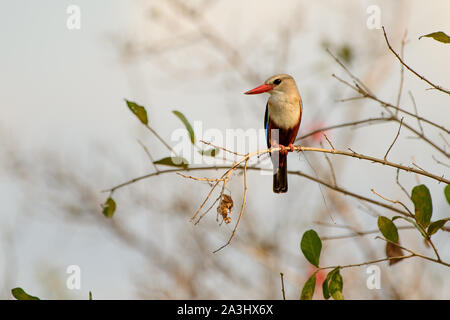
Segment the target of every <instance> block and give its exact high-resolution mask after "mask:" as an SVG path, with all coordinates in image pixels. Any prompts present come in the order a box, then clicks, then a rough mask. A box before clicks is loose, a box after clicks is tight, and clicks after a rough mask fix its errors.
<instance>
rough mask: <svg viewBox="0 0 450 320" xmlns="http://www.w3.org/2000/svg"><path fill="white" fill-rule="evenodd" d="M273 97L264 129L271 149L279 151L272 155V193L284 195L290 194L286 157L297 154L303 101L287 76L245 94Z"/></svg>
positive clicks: (279, 77) (270, 79)
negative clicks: (278, 149) (264, 94)
mask: <svg viewBox="0 0 450 320" xmlns="http://www.w3.org/2000/svg"><path fill="white" fill-rule="evenodd" d="M264 92H267V93H268V94H270V97H269V100H268V101H267V104H266V113H265V116H264V129H265V130H266V141H267V147H268V148H280V151H279V152H272V163H273V170H274V171H273V172H274V174H273V192H275V193H285V192H287V190H288V179H287V154H288V151H294V145H293V143H294V141H295V138H296V137H297V133H298V129H299V127H300V122H301V120H302V98H301V97H300V93H299V92H298V89H297V84H296V83H295V80H294V78H292V77H291V76H290V75H288V74H277V75H275V76H272V77H270V78H269V79H267V80H266V81H265V82H264V84H262V85H260V86H258V87H256V88H254V89H252V90H249V91H247V92H245V94H259V93H264Z"/></svg>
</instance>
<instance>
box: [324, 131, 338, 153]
mask: <svg viewBox="0 0 450 320" xmlns="http://www.w3.org/2000/svg"><path fill="white" fill-rule="evenodd" d="M322 134H323V136H324V137H325V139H327V142H328V144H329V145H330V147H331V149H333V150H336V149H335V148H334V146H333V144H332V143H331V141H330V139H328V137H327V135H326V134H325V133H324V132H322Z"/></svg>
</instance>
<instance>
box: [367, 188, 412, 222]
mask: <svg viewBox="0 0 450 320" xmlns="http://www.w3.org/2000/svg"><path fill="white" fill-rule="evenodd" d="M370 191H372V193H374V194H376V195H377V196H379V197H380V198H381V199H383V200H386V201H389V202H391V203H394V204H399V205H401V206H402V207H403V208H404V209H405V210H406V211H408V213H409V216H410V217H413V218H414V214H413V213H412V212H411V211H410V210H409V209H408V207H407V206H406V205H405V204H404V203H403V202H401V201H399V200H391V199H388V198H386V197H383V196H382V195H381V194H379V193H378V192H376V191H375V190H374V189H370Z"/></svg>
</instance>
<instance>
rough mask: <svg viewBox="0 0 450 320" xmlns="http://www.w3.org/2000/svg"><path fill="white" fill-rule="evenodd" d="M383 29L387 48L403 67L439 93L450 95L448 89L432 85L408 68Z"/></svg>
mask: <svg viewBox="0 0 450 320" xmlns="http://www.w3.org/2000/svg"><path fill="white" fill-rule="evenodd" d="M382 29H383V34H384V39H385V40H386V44H387V46H388V47H389V50H391V52H392V53H393V54H394V55H395V57H396V58H397V60H398V61H400V63H401V64H402V65H404V66H405V67H406V68H407V69H408V70H409V71H411V72H412V73H413V74H415V75H416V76H417V77H419V78H420V79H421V80H423V81H425V82H426V83H428V84H429V85H430V86H432V87H433V88H435V89H437V90H439V91H442V92H444V93H446V94H448V95H450V91H448V90H446V89H444V88H442V87H440V86H438V85H435V84H434V83H432V82H431V81H429V80H428V79H427V78H425V77H424V76H422V75H420V74H419V73H417V72H416V71H414V70H413V69H412V68H411V67H410V66H408V65H407V64H406V63H405V62H404V61H403V59H402V58H401V57H400V56H399V55H398V53H397V52H395V51H394V49H392V47H391V44H390V43H389V40H388V38H387V35H386V30H385V29H384V26H383V27H382Z"/></svg>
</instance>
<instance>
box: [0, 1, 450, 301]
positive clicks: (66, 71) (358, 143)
mask: <svg viewBox="0 0 450 320" xmlns="http://www.w3.org/2000/svg"><path fill="white" fill-rule="evenodd" d="M69 5H77V6H79V8H80V9H81V29H80V30H69V29H68V28H67V27H66V21H67V18H68V16H69V15H68V14H67V12H66V10H67V7H68V6H69ZM370 5H377V6H379V8H380V10H381V11H380V12H381V23H382V25H384V26H385V27H386V30H387V32H388V35H389V37H390V40H391V43H392V44H393V46H394V48H395V49H396V50H397V51H399V50H400V44H401V41H402V38H403V36H404V34H405V31H407V36H406V44H405V47H404V56H405V60H406V61H407V63H408V64H409V65H410V66H412V67H413V68H414V69H416V70H418V71H419V72H421V73H423V74H424V75H425V76H426V77H427V78H429V79H430V80H432V81H433V82H435V83H438V84H440V85H442V86H444V87H449V86H450V78H449V73H448V71H449V66H448V57H449V50H450V48H449V47H448V45H445V44H442V43H439V42H437V41H434V40H433V39H428V38H423V39H421V40H418V37H419V36H421V35H424V34H427V33H430V32H434V31H444V32H447V34H449V33H450V19H449V12H450V2H449V1H446V0H440V1H433V2H424V1H420V0H415V1H387V0H386V1H356V0H355V1H345V2H344V1H331V0H330V1H288V0H286V1H282V2H281V1H276V2H275V1H261V0H254V1H253V0H252V1H250V0H247V1H219V0H203V1H200V0H196V1H184V2H182V1H175V0H171V1H156V0H151V1H137V0H136V1H125V0H121V1H119V0H108V1H106V0H96V1H88V0H84V1H83V0H73V1H66V0H58V1H56V0H45V1H44V0H43V1H25V0H16V1H3V2H2V3H1V4H0V17H1V18H0V34H1V39H2V41H1V44H0V48H1V50H0V64H1V76H0V87H1V90H0V100H1V104H0V144H1V150H2V152H0V168H1V169H0V170H1V180H0V190H1V192H0V194H1V196H0V199H1V206H0V212H1V214H0V237H1V241H0V255H1V258H0V298H2V299H11V298H12V296H11V292H10V290H11V288H14V287H18V286H20V287H22V288H24V289H25V290H26V291H27V292H29V293H31V294H33V295H36V296H39V297H40V298H42V299H66V298H69V299H87V298H88V292H89V291H92V293H93V297H94V299H280V298H281V284H280V272H283V273H284V275H285V278H284V280H285V287H286V297H287V298H288V299H297V298H298V297H299V295H300V290H301V288H302V286H303V283H304V282H305V281H306V279H307V277H308V276H309V275H310V274H311V272H313V269H312V268H311V267H310V265H309V264H308V262H307V261H306V260H305V259H304V257H303V255H302V253H301V251H300V248H299V242H300V239H301V235H302V234H303V232H304V231H306V230H308V229H311V228H313V229H315V230H316V231H317V232H318V233H319V235H320V236H324V237H325V236H333V235H340V234H348V233H349V230H350V231H351V230H360V231H366V230H374V229H376V217H377V215H379V214H383V215H387V216H391V212H389V211H386V210H380V209H379V208H376V207H367V206H365V205H364V204H362V203H361V202H359V201H357V200H355V199H352V198H349V197H345V196H343V195H341V194H338V193H335V192H332V191H329V190H327V189H326V188H324V187H319V186H318V185H317V184H316V183H314V182H311V181H309V180H306V179H303V178H301V177H295V176H291V177H290V179H289V183H290V186H289V189H290V190H289V192H288V193H287V194H285V195H275V194H273V193H272V186H271V184H272V178H271V177H270V176H264V175H261V174H259V173H257V172H250V173H249V181H248V187H249V192H248V203H247V208H246V211H245V215H244V217H243V219H242V221H241V223H240V225H239V228H238V232H237V234H236V236H235V238H234V239H233V242H232V243H231V245H230V246H228V247H227V248H225V249H224V250H222V251H220V252H218V253H215V254H214V253H213V251H214V250H215V249H217V248H218V247H219V246H221V245H222V244H223V243H224V242H226V240H227V239H228V237H229V235H230V232H231V230H232V225H226V224H222V225H219V223H217V222H216V219H215V210H214V209H213V211H212V212H211V213H210V214H209V215H208V216H206V217H205V218H204V219H203V220H202V222H201V223H200V224H199V225H197V226H194V225H193V224H192V223H190V222H189V218H190V217H191V216H192V214H193V213H194V212H195V211H196V210H197V208H198V206H199V205H200V204H201V202H202V201H203V199H204V198H205V196H206V195H207V193H208V191H209V186H208V184H206V183H201V182H198V181H192V180H186V179H184V178H182V177H180V176H178V175H175V174H170V175H161V176H158V177H154V178H151V179H148V180H144V181H141V182H139V183H136V184H133V185H130V186H128V187H126V188H123V189H120V190H118V191H117V192H116V193H115V194H114V199H115V200H116V202H117V211H116V213H115V215H114V218H113V219H107V218H106V217H104V216H103V215H102V209H101V206H100V205H101V204H102V203H103V202H104V201H105V200H106V197H107V193H102V190H104V189H108V188H110V187H113V186H114V185H117V184H119V183H121V182H123V181H126V180H128V179H131V178H134V177H137V176H140V175H143V174H145V173H148V172H151V171H152V170H154V169H153V166H152V164H151V163H150V162H149V159H148V157H147V155H146V154H145V152H144V150H143V149H142V147H141V146H140V145H139V143H138V140H139V141H142V142H143V143H144V144H145V145H146V146H147V147H148V148H149V150H151V152H152V154H153V156H154V157H155V158H162V157H164V156H167V155H168V152H167V150H166V149H165V148H164V146H163V145H161V144H160V143H159V142H158V140H157V139H156V138H155V137H154V136H152V135H151V134H150V133H149V132H148V130H146V129H145V128H144V127H143V126H141V125H140V123H139V122H138V121H137V120H136V118H135V117H134V116H133V115H132V114H131V113H130V112H129V110H128V108H127V107H126V105H125V103H124V100H123V99H124V98H127V99H130V100H133V101H136V102H138V103H140V104H142V105H144V106H146V108H147V111H148V114H149V123H150V125H151V126H152V127H153V128H154V129H155V130H157V131H158V133H159V134H160V135H161V136H163V137H164V138H165V139H167V140H169V139H170V135H171V133H172V132H173V130H175V129H179V128H183V125H182V123H181V122H180V121H179V120H178V119H177V118H176V117H175V116H174V115H173V114H172V113H171V111H172V110H180V111H181V112H183V113H184V114H185V115H186V117H187V118H188V119H189V120H190V121H191V122H194V121H201V122H202V124H203V127H204V128H216V129H219V130H222V131H224V130H226V129H229V128H236V129H237V128H242V129H244V130H246V129H249V128H255V129H259V128H261V127H262V126H263V117H264V108H265V99H266V97H263V96H256V97H248V96H244V95H243V94H242V92H244V91H246V90H248V89H251V88H253V87H255V86H257V85H259V84H260V83H262V81H264V80H265V79H266V78H268V77H269V76H271V75H272V74H275V73H282V72H283V73H289V74H291V75H293V76H294V78H295V79H296V81H297V84H298V86H299V89H300V92H301V94H302V97H303V103H304V114H303V120H302V126H301V129H300V134H302V133H306V132H309V131H311V130H313V129H315V128H319V127H321V126H326V125H333V124H339V123H343V122H347V121H353V120H360V119H365V118H369V117H379V116H380V115H381V113H382V111H383V109H382V108H381V107H380V105H379V104H377V103H374V102H370V101H367V100H354V101H349V102H340V101H339V100H340V99H345V98H349V97H352V96H353V95H354V93H352V92H351V90H350V89H349V88H347V87H345V86H344V85H342V84H341V83H339V82H338V81H336V79H334V78H333V77H332V76H331V74H333V73H335V74H337V75H339V76H342V77H345V76H346V74H345V73H344V72H343V70H342V69H341V68H340V67H339V65H338V64H337V63H336V62H335V61H334V60H333V59H332V58H331V57H330V55H329V54H327V52H326V50H325V48H329V49H330V50H331V51H332V52H334V53H335V54H336V55H337V56H339V57H340V59H341V60H342V61H344V62H345V63H346V65H347V66H348V67H349V68H350V69H351V70H352V72H354V73H355V74H356V75H358V76H359V77H360V78H361V79H362V80H363V81H364V82H365V83H366V84H367V85H368V86H369V87H370V88H371V89H372V91H373V92H375V93H376V94H377V95H378V96H379V97H380V98H382V99H384V100H386V101H389V102H394V103H395V102H396V100H397V95H398V89H399V83H400V69H401V68H400V65H399V63H398V61H397V60H395V58H394V56H393V55H392V53H390V52H389V51H388V49H387V47H386V43H385V41H384V38H383V34H382V31H381V30H378V29H369V28H367V26H366V22H367V19H368V17H369V14H368V13H367V12H366V10H367V8H368V7H369V6H370ZM346 79H348V77H347V78H346ZM427 89H428V86H427V85H426V84H425V83H424V82H421V81H420V80H419V79H418V78H416V77H414V76H412V75H411V74H410V73H409V72H407V71H405V74H404V89H403V94H402V96H401V100H400V105H401V106H403V107H404V108H405V109H407V110H410V111H411V112H413V105H412V101H411V99H410V97H409V94H408V91H411V93H412V94H413V95H414V98H415V101H416V104H417V107H418V111H419V114H420V115H421V116H423V117H425V118H428V119H430V120H432V121H436V122H438V123H440V124H441V125H443V126H445V127H446V128H448V127H449V126H450V117H449V116H448V114H449V113H448V109H449V106H450V103H449V101H450V100H449V97H448V96H446V95H445V94H443V93H440V92H437V91H436V90H427ZM405 121H406V120H405ZM407 121H408V123H409V124H410V125H412V126H415V127H417V123H416V121H414V119H408V120H407ZM424 129H425V133H426V135H427V136H428V137H429V138H430V139H432V140H433V141H436V142H437V143H438V144H439V145H440V146H441V147H442V148H446V150H448V146H446V145H445V139H446V140H447V141H449V137H448V135H445V133H444V134H442V133H441V135H439V131H438V130H436V129H434V128H432V127H429V126H426V125H425V124H424ZM397 130H398V124H394V123H383V124H381V123H378V124H374V125H371V126H364V127H361V128H346V129H338V130H334V131H330V132H329V133H328V136H329V138H330V139H331V140H332V141H333V144H334V146H335V147H336V148H339V149H344V150H345V149H347V148H349V147H350V148H352V149H353V150H355V151H357V152H360V153H365V154H371V155H374V156H377V157H382V156H383V155H384V153H385V151H386V149H387V148H388V146H389V145H390V143H391V142H392V140H393V138H394V136H395V134H396V132H397ZM442 135H445V136H442ZM322 140H323V137H321V136H320V135H318V136H317V135H316V136H313V137H310V138H309V139H306V140H305V141H302V143H303V144H305V145H311V146H319V143H320V142H321V141H322ZM432 156H434V157H435V158H436V159H438V160H440V161H443V162H446V163H447V164H448V159H445V157H444V156H443V155H442V154H439V153H438V152H436V151H435V150H434V149H432V148H431V147H429V146H428V145H427V144H425V143H423V142H422V141H421V140H418V139H414V138H413V137H411V134H410V133H409V132H408V131H407V130H402V131H401V134H400V137H399V140H398V141H397V143H396V145H395V147H394V148H393V150H392V151H391V152H390V159H391V160H392V161H395V162H398V163H403V164H411V162H412V161H414V162H415V163H417V164H419V165H420V166H421V167H424V168H427V169H428V170H429V171H431V172H434V173H437V174H445V173H446V171H447V175H448V167H447V166H445V165H441V164H439V163H437V162H436V161H435V160H434V159H433V158H432ZM332 161H333V166H334V168H335V171H336V176H337V180H338V184H339V185H341V186H343V187H345V188H347V189H349V190H351V191H354V192H357V193H359V194H362V195H365V196H368V197H371V198H373V199H377V200H381V199H379V198H377V197H376V196H375V195H374V194H372V193H371V192H370V189H371V188H374V189H375V190H377V191H378V192H379V193H381V194H383V195H386V196H389V197H390V198H391V199H399V200H402V201H404V202H405V203H407V204H408V205H409V206H411V203H410V202H408V201H409V200H408V199H407V197H406V195H405V194H404V193H403V192H402V190H401V189H400V187H399V186H398V185H397V183H396V182H395V174H396V172H395V170H394V169H392V168H386V167H382V166H377V165H373V164H371V163H368V162H363V161H359V160H356V159H350V158H342V157H334V158H332ZM289 166H290V168H291V169H292V170H302V171H304V172H306V173H308V174H311V175H316V176H319V177H321V178H324V179H330V170H329V167H328V164H327V162H326V161H325V159H324V157H323V155H322V154H311V153H310V154H307V155H306V158H305V155H302V154H300V155H290V161H289ZM218 174H219V172H215V171H212V172H208V173H207V172H201V173H199V174H198V176H209V177H215V176H217V175H218ZM400 180H401V183H402V185H403V186H404V187H405V188H406V189H407V190H408V191H410V190H411V189H412V187H413V186H415V185H416V184H419V183H425V184H426V185H427V186H428V188H429V189H430V191H431V194H432V196H433V206H434V213H433V220H435V219H438V218H443V217H446V216H448V214H449V207H448V204H447V203H446V200H445V198H444V195H443V192H442V190H443V186H442V184H438V183H436V182H435V181H432V180H429V179H426V178H424V177H417V176H415V175H413V174H407V173H400ZM228 189H229V192H230V194H231V195H232V197H233V199H234V201H235V208H236V209H235V212H234V216H232V217H233V218H234V220H233V221H235V218H236V214H237V212H238V211H237V208H238V207H239V206H240V203H241V200H242V177H241V176H239V175H236V176H235V177H233V180H232V181H231V182H230V184H229V186H228ZM330 216H332V217H333V218H334V221H335V223H333V221H332V220H331V218H330ZM400 232H401V234H400V238H401V242H402V244H403V245H405V246H406V247H408V248H411V249H414V250H417V251H418V252H422V253H424V254H427V255H430V256H431V255H432V254H433V252H432V250H431V249H430V248H427V247H426V246H425V245H424V243H423V241H422V240H421V239H420V236H419V235H418V234H417V232H416V231H414V230H401V231H400ZM375 236H376V234H371V235H368V236H364V237H357V238H348V239H342V240H329V241H324V248H323V252H322V257H321V265H324V266H325V265H338V264H341V265H343V264H349V263H358V262H363V261H367V260H370V259H374V258H380V257H384V256H385V253H384V243H383V241H381V240H376V239H374V237H375ZM448 237H449V234H448V233H446V232H439V233H437V234H436V235H435V239H436V240H435V244H436V246H437V247H438V249H439V252H440V254H441V257H442V259H443V260H446V261H448V260H450V247H449V241H448ZM74 264H75V265H79V266H80V268H81V277H82V278H81V289H80V290H69V289H68V288H67V287H66V279H67V277H68V274H67V273H66V268H67V266H69V265H74ZM379 267H380V268H381V288H380V289H379V290H369V289H368V288H367V286H366V280H367V277H368V275H367V273H366V268H365V267H360V268H351V269H346V270H344V271H342V275H343V277H344V295H345V297H346V298H348V299H423V298H429V299H448V298H450V291H449V290H450V289H449V288H450V277H449V275H450V273H449V269H448V268H446V267H444V266H441V265H437V264H433V263H429V262H425V261H423V260H419V259H409V260H407V261H402V262H400V263H397V264H395V265H393V266H389V265H388V264H387V263H381V264H379ZM317 292H319V293H316V296H315V298H318V299H320V298H322V295H321V293H320V290H319V289H318V290H317Z"/></svg>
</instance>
